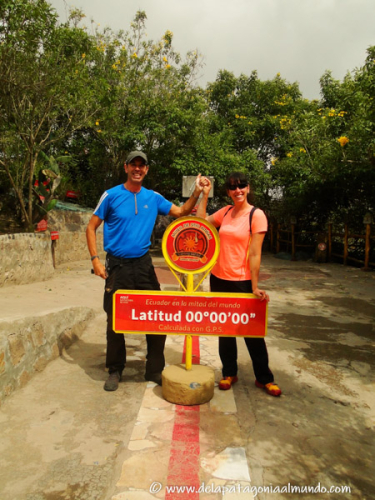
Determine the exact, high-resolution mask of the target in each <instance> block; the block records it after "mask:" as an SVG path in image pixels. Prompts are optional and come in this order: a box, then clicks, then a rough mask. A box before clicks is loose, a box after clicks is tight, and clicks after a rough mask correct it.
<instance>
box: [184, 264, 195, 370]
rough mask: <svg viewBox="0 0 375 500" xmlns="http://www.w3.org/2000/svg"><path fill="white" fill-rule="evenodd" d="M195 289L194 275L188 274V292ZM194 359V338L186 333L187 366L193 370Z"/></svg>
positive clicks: (187, 368)
mask: <svg viewBox="0 0 375 500" xmlns="http://www.w3.org/2000/svg"><path fill="white" fill-rule="evenodd" d="M193 291H194V275H193V274H188V275H187V280H186V292H187V293H190V292H193ZM192 360H193V339H192V336H191V335H186V353H185V368H186V370H191V365H192Z"/></svg>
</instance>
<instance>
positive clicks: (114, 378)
mask: <svg viewBox="0 0 375 500" xmlns="http://www.w3.org/2000/svg"><path fill="white" fill-rule="evenodd" d="M120 380H121V373H120V372H112V373H110V374H109V377H108V378H107V380H106V382H105V384H104V390H105V391H117V389H118V384H119V382H120Z"/></svg>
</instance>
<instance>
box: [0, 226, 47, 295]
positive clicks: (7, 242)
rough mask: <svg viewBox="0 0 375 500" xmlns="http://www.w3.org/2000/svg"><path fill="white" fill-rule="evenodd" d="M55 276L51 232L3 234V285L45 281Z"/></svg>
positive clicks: (0, 272)
mask: <svg viewBox="0 0 375 500" xmlns="http://www.w3.org/2000/svg"><path fill="white" fill-rule="evenodd" d="M53 273H54V268H53V265H52V256H51V237H50V235H49V233H45V234H44V233H18V234H5V235H0V286H7V285H21V284H25V283H31V282H33V281H35V280H37V281H44V280H46V279H48V278H49V277H51V276H52V275H53Z"/></svg>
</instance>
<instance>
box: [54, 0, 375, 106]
mask: <svg viewBox="0 0 375 500" xmlns="http://www.w3.org/2000/svg"><path fill="white" fill-rule="evenodd" d="M48 1H49V3H50V4H51V5H52V6H53V7H54V8H55V9H56V11H57V12H58V14H59V16H60V19H61V21H62V22H64V21H66V20H67V14H68V12H69V8H72V7H73V8H80V9H82V10H83V12H84V14H85V15H86V19H85V21H84V23H86V25H87V26H90V24H91V20H93V21H94V22H95V23H97V24H100V26H99V28H104V27H105V26H109V27H110V28H112V29H113V30H114V31H118V30H120V29H123V30H128V29H129V26H130V23H131V21H132V19H133V18H134V16H135V14H136V12H137V11H138V10H143V11H145V12H146V15H147V21H146V32H147V38H148V39H152V40H159V39H160V38H161V37H162V36H163V34H164V33H165V32H166V31H167V30H170V31H172V32H173V35H174V36H173V45H174V47H175V50H176V51H177V52H179V53H180V54H181V56H183V55H185V54H186V53H187V52H188V51H190V50H198V51H199V52H200V53H201V54H202V55H203V61H204V66H203V68H202V69H201V71H200V77H199V80H198V84H199V85H201V86H202V87H205V86H206V84H207V83H208V82H213V81H214V80H215V79H216V77H217V74H218V71H219V70H222V69H225V70H228V71H231V72H233V73H234V75H235V76H236V77H238V76H240V75H241V74H245V75H250V74H251V73H252V71H254V70H256V71H257V72H258V77H259V78H260V79H261V80H268V79H272V78H274V76H275V75H276V74H277V73H280V75H281V77H282V78H284V79H286V80H287V81H288V82H290V83H294V82H298V84H299V88H300V90H301V92H302V94H303V96H304V97H305V98H307V99H319V97H320V87H319V79H320V78H321V76H322V75H323V74H324V73H325V71H326V70H330V71H331V72H332V76H333V78H335V79H337V80H342V79H343V78H344V76H345V75H346V73H347V72H352V71H353V70H354V69H356V68H359V67H361V66H362V65H363V64H364V62H365V59H366V55H367V53H366V49H367V48H368V47H369V46H371V45H375V0H48Z"/></svg>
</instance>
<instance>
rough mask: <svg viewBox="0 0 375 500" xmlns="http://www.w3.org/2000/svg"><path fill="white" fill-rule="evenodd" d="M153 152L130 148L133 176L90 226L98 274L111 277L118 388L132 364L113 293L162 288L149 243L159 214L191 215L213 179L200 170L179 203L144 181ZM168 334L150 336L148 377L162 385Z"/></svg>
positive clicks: (107, 306)
mask: <svg viewBox="0 0 375 500" xmlns="http://www.w3.org/2000/svg"><path fill="white" fill-rule="evenodd" d="M148 169H149V167H148V160H147V156H146V155H145V154H144V153H143V152H141V151H132V152H131V153H129V155H128V157H127V159H126V162H125V172H126V174H127V180H126V182H125V184H120V185H119V186H115V187H113V188H112V189H108V190H107V191H105V192H104V193H103V195H102V197H101V198H100V200H99V203H98V206H97V207H96V209H95V211H94V215H93V216H92V217H91V219H90V222H89V224H88V226H87V230H86V237H87V245H88V249H89V252H90V255H91V261H92V265H93V268H94V273H95V274H96V275H97V276H100V277H101V278H103V279H105V280H106V282H105V291H104V310H105V312H106V313H107V354H106V367H107V368H108V372H109V377H108V379H107V381H106V382H105V384H104V389H105V390H106V391H115V390H116V389H117V388H118V384H119V382H120V380H121V374H122V371H123V370H124V368H125V363H126V346H125V338H124V335H122V334H118V333H115V332H114V331H113V329H112V321H113V313H112V300H113V294H114V293H115V292H116V291H117V290H120V289H123V290H160V284H159V282H158V279H157V277H156V274H155V270H154V267H153V264H152V260H151V256H150V254H149V248H150V245H151V234H152V231H153V228H154V225H155V221H156V217H157V216H158V215H159V214H160V215H171V216H173V217H182V216H184V215H188V214H189V213H190V212H191V210H192V209H193V207H194V205H195V204H196V201H197V199H198V198H199V195H200V193H201V192H202V190H203V187H204V186H205V185H209V183H210V181H209V180H208V179H207V178H205V177H203V178H201V176H200V174H199V175H198V176H197V178H196V181H195V188H194V192H193V194H192V195H191V196H190V198H189V199H188V200H187V201H186V202H185V203H184V205H182V206H181V207H178V206H176V205H174V204H173V203H171V202H170V201H168V200H166V199H165V198H164V197H163V196H161V195H160V194H159V193H156V192H155V191H151V190H148V189H145V188H144V187H143V186H142V183H143V180H144V178H145V176H146V175H147V172H148ZM103 221H104V250H105V251H106V252H107V257H106V262H105V265H104V264H103V263H102V262H101V261H100V259H99V257H98V255H97V244H96V231H97V229H98V227H99V226H100V225H101V223H102V222H103ZM165 340H166V336H165V335H146V341H147V357H146V373H145V379H146V380H150V381H153V382H156V383H157V384H159V385H160V384H161V372H162V371H163V369H164V365H165V359H164V345H165Z"/></svg>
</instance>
